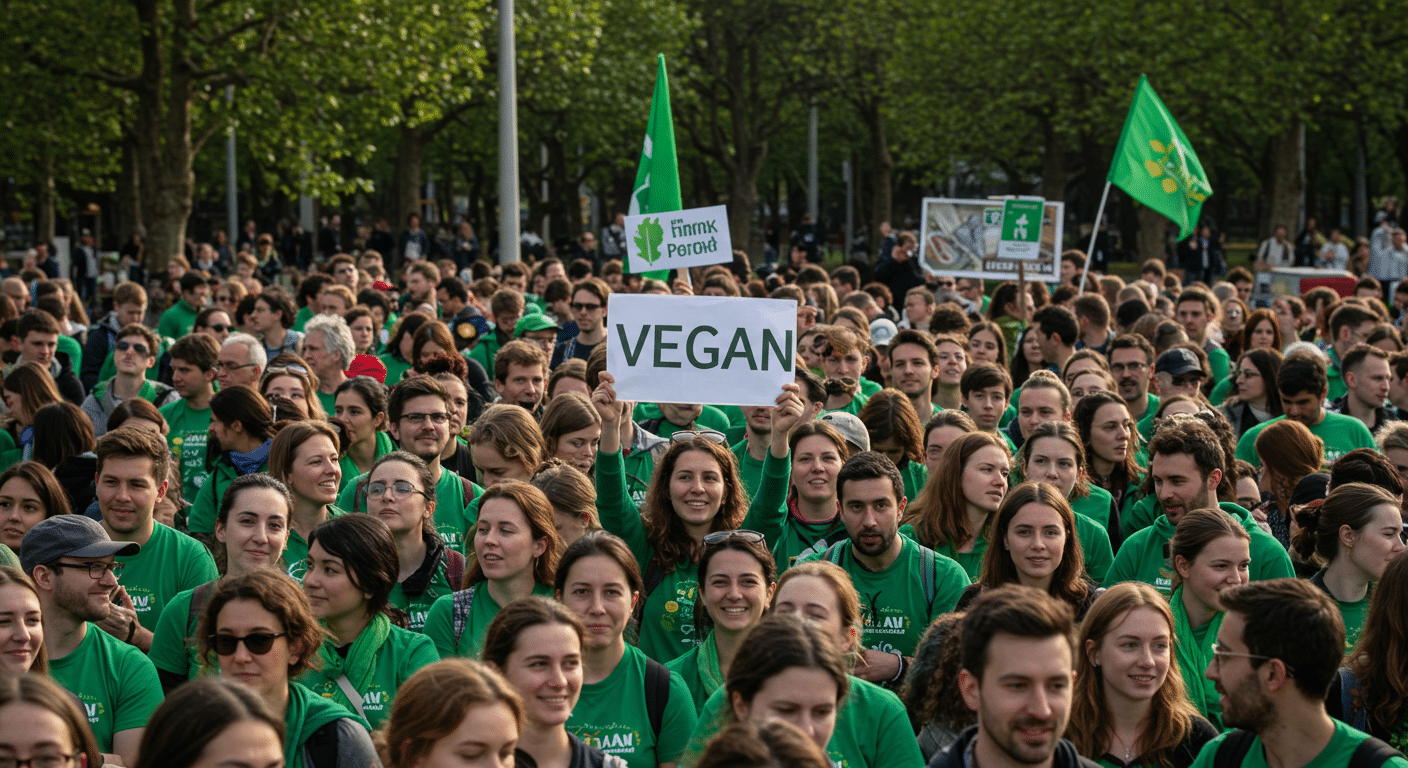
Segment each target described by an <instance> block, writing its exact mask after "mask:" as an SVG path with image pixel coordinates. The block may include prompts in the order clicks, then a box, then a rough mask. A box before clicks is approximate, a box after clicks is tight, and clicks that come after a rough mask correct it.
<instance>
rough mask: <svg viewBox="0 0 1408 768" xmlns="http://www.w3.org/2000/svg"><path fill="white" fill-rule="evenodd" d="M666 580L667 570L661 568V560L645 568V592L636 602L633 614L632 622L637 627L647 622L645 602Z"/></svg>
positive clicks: (654, 560) (651, 562)
mask: <svg viewBox="0 0 1408 768" xmlns="http://www.w3.org/2000/svg"><path fill="white" fill-rule="evenodd" d="M664 580H665V569H664V568H661V567H660V563H659V558H655V559H653V560H651V561H650V565H648V566H646V568H645V591H643V592H641V593H640V600H638V601H636V609H635V610H634V611H632V612H631V621H632V622H634V623H635V625H636V627H640V625H641V622H642V621H644V620H645V601H647V600H649V599H650V593H651V592H654V591H655V588H656V587H658V586H660V582H662V581H664Z"/></svg>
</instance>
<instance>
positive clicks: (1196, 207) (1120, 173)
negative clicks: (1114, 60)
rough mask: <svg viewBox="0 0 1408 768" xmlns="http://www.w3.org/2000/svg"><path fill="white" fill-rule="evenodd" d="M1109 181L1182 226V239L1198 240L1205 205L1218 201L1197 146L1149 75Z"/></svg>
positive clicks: (1132, 110)
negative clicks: (1194, 235) (1212, 199)
mask: <svg viewBox="0 0 1408 768" xmlns="http://www.w3.org/2000/svg"><path fill="white" fill-rule="evenodd" d="M1108 178H1109V180H1110V182H1112V183H1113V184H1114V185H1115V186H1117V187H1119V188H1120V189H1123V190H1124V191H1125V192H1127V193H1129V196H1130V197H1132V198H1134V199H1135V200H1138V201H1139V202H1141V203H1143V204H1145V205H1147V206H1149V207H1150V208H1153V209H1154V210H1156V211H1158V212H1159V213H1162V214H1163V215H1165V216H1167V217H1168V218H1169V219H1171V220H1172V221H1173V222H1175V223H1176V224H1178V228H1179V235H1178V237H1179V238H1180V239H1182V238H1185V237H1188V236H1189V235H1190V234H1192V232H1193V230H1194V229H1195V228H1196V227H1197V225H1198V217H1199V216H1200V215H1201V214H1202V210H1203V202H1204V201H1205V200H1207V199H1208V197H1209V196H1211V195H1212V185H1211V184H1209V183H1208V176H1207V173H1205V172H1204V171H1203V164H1202V163H1200V162H1198V155H1197V153H1196V152H1194V151H1193V145H1192V144H1191V143H1189V141H1188V137H1187V136H1184V135H1183V129H1182V128H1179V127H1178V122H1177V121H1175V120H1174V119H1173V116H1172V115H1170V114H1169V112H1168V108H1167V107H1165V106H1164V103H1163V102H1162V101H1161V100H1159V97H1158V94H1155V93H1154V88H1153V86H1151V85H1149V78H1148V77H1145V76H1144V75H1140V76H1139V86H1138V88H1136V89H1135V91H1134V103H1132V104H1130V105H1129V116H1128V117H1126V118H1125V121H1124V130H1123V131H1122V132H1121V133H1120V143H1119V146H1118V147H1117V148H1116V149H1115V161H1114V163H1113V164H1111V166H1110V175H1109V177H1108Z"/></svg>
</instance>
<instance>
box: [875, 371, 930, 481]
mask: <svg viewBox="0 0 1408 768" xmlns="http://www.w3.org/2000/svg"><path fill="white" fill-rule="evenodd" d="M859 418H860V420H861V423H862V424H864V425H865V431H866V432H869V433H870V442H871V444H872V445H873V444H875V443H879V442H884V441H886V440H894V441H895V442H896V443H898V444H899V446H900V448H901V449H902V450H903V451H904V461H901V462H900V463H899V465H898V466H899V468H901V469H903V468H904V465H905V464H906V463H908V462H911V461H912V462H916V463H923V461H924V427H923V425H922V424H920V423H919V414H918V413H916V412H915V411H914V404H913V403H911V402H910V401H909V397H908V396H906V395H905V394H904V393H903V392H901V391H899V390H898V389H882V390H880V391H879V392H876V393H875V394H874V395H872V396H871V397H870V400H869V401H868V402H866V404H865V406H864V407H862V408H861V409H860V416H859Z"/></svg>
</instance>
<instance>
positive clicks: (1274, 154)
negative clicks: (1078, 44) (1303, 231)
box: [1257, 117, 1301, 240]
mask: <svg viewBox="0 0 1408 768" xmlns="http://www.w3.org/2000/svg"><path fill="white" fill-rule="evenodd" d="M1264 169H1265V170H1264V172H1263V174H1262V180H1261V183H1262V190H1263V191H1262V201H1263V206H1262V218H1261V228H1260V231H1259V232H1258V233H1257V239H1258V240H1264V239H1266V238H1268V237H1270V236H1271V233H1272V232H1273V231H1274V230H1275V228H1276V227H1277V226H1284V227H1285V228H1286V231H1287V232H1288V233H1289V236H1290V237H1295V234H1296V231H1297V227H1296V223H1297V222H1296V216H1297V215H1298V214H1299V212H1300V193H1301V177H1300V120H1299V118H1295V117H1292V119H1291V122H1290V124H1289V125H1288V126H1287V127H1286V130H1284V131H1282V132H1281V133H1278V134H1276V135H1275V136H1272V137H1271V140H1270V141H1268V142H1267V145H1266V164H1265V166H1264Z"/></svg>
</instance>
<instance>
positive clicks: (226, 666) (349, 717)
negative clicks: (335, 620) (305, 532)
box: [199, 569, 377, 768]
mask: <svg viewBox="0 0 1408 768" xmlns="http://www.w3.org/2000/svg"><path fill="white" fill-rule="evenodd" d="M325 634H326V633H325V631H324V630H323V629H322V628H321V627H319V626H318V620H317V619H316V618H314V616H313V614H312V612H311V611H310V610H309V609H308V601H307V599H306V598H305V597H304V596H303V594H302V593H300V592H299V591H298V585H297V584H295V583H294V582H293V581H292V580H290V579H289V578H288V577H287V576H284V575H283V574H280V573H276V572H274V571H270V570H263V569H259V570H254V571H251V572H249V573H246V574H244V575H242V576H236V577H234V578H231V579H226V580H225V581H223V582H221V583H220V585H219V587H217V588H216V590H215V593H214V594H213V595H211V597H210V604H209V605H207V606H206V609H205V612H204V613H203V614H202V615H201V623H200V631H199V636H200V657H201V658H202V659H206V660H207V661H206V663H207V664H214V665H217V666H218V669H219V672H220V676H221V677H224V678H227V679H230V680H233V681H235V682H237V683H239V684H241V685H244V686H245V687H247V688H249V689H250V690H252V691H254V693H256V694H257V695H258V696H259V698H261V699H263V700H264V703H265V705H267V706H268V707H269V711H270V712H271V713H273V715H274V716H275V717H276V718H279V719H281V720H283V723H284V744H283V746H284V761H285V762H284V765H285V766H286V768H336V766H339V765H376V764H377V762H376V761H377V757H376V748H375V747H373V746H372V740H371V736H370V735H368V733H367V724H366V721H365V720H364V719H362V718H359V717H357V716H355V715H353V714H352V713H351V712H349V711H348V710H347V709H346V708H344V707H343V706H341V705H340V704H338V703H337V702H335V701H333V700H332V699H328V698H324V697H322V696H319V695H318V694H317V693H314V692H313V691H312V690H310V689H308V688H306V687H304V686H302V685H297V684H294V682H293V678H295V677H298V676H299V675H301V674H303V673H304V672H305V671H307V670H309V669H311V668H314V667H317V666H319V665H320V664H321V659H320V658H319V656H318V648H319V646H320V645H321V644H322V642H323V638H324V636H325Z"/></svg>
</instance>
